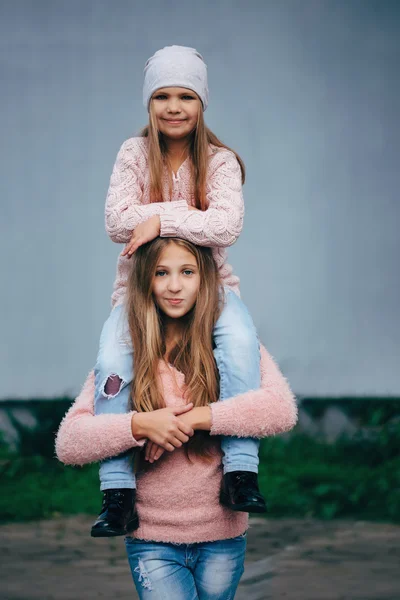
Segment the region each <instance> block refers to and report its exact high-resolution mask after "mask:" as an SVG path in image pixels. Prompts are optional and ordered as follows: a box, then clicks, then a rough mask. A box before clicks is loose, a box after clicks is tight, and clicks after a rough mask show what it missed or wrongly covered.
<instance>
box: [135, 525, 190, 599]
mask: <svg viewBox="0 0 400 600" xmlns="http://www.w3.org/2000/svg"><path fill="white" fill-rule="evenodd" d="M125 545H126V550H127V554H128V561H129V566H130V568H131V573H132V577H133V581H134V584H135V587H136V591H137V593H138V596H139V598H140V600H155V599H160V600H161V599H164V598H165V599H171V600H172V599H173V600H199V597H198V595H197V590H196V585H195V582H194V577H193V574H192V571H191V568H190V564H188V561H187V549H188V546H190V545H188V544H180V545H174V544H168V543H163V542H145V541H143V540H137V539H134V538H130V537H127V538H125Z"/></svg>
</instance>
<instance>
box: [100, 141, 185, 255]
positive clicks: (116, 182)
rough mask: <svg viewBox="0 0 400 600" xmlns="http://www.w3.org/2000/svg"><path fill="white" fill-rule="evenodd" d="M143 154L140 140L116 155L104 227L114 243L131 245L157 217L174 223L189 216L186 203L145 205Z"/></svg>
mask: <svg viewBox="0 0 400 600" xmlns="http://www.w3.org/2000/svg"><path fill="white" fill-rule="evenodd" d="M141 162H143V165H144V156H143V151H142V149H141V148H140V141H139V139H138V138H129V139H128V140H126V141H125V142H124V143H123V144H122V146H121V148H120V150H119V152H118V155H117V158H116V161H115V164H114V168H113V171H112V174H111V178H110V185H109V188H108V193H107V198H106V206H105V226H106V231H107V234H108V235H109V237H110V238H111V239H112V241H113V242H117V243H127V242H129V240H130V238H131V236H132V232H133V231H134V229H135V228H136V227H137V226H138V225H139V224H140V223H143V222H144V221H147V219H149V218H150V217H153V216H154V215H160V216H161V215H162V214H164V215H166V216H167V218H168V219H175V218H177V217H178V216H179V215H181V214H184V213H187V212H189V209H188V205H187V202H186V200H176V201H173V202H153V203H151V204H142V196H143V175H142V172H143V168H144V167H143V165H142V168H141Z"/></svg>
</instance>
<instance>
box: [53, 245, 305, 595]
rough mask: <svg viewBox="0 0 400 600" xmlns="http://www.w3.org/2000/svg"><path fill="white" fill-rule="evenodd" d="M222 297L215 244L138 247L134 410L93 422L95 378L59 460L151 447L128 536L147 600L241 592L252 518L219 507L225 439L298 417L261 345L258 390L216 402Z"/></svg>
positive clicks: (131, 329)
mask: <svg viewBox="0 0 400 600" xmlns="http://www.w3.org/2000/svg"><path fill="white" fill-rule="evenodd" d="M219 291H220V290H219V277H218V271H217V267H216V265H215V261H214V260H213V256H212V253H211V250H210V249H209V248H202V247H196V246H194V245H193V244H191V243H190V242H187V241H184V240H181V239H172V238H171V239H162V238H157V239H156V240H154V241H153V242H150V243H149V244H146V245H145V246H142V247H140V248H138V250H137V251H136V253H135V255H134V257H133V264H132V271H131V274H130V276H129V278H128V290H127V298H126V306H127V313H128V333H129V334H130V336H131V338H132V342H133V346H134V348H135V352H134V369H135V378H134V381H133V385H132V403H133V408H134V409H135V410H131V412H129V413H126V414H114V415H97V416H94V393H95V386H94V374H93V372H92V373H90V374H89V376H88V378H87V380H86V383H85V385H84V388H83V390H82V392H81V394H80V395H79V397H78V398H77V400H76V401H75V403H74V405H73V406H72V407H71V408H70V410H69V411H68V413H67V415H66V416H65V418H64V420H63V421H62V423H61V425H60V429H59V432H58V435H57V440H56V452H57V456H58V458H59V459H60V460H61V461H63V462H64V463H66V464H80V465H82V464H84V463H88V462H92V461H97V460H102V459H105V458H107V457H111V456H115V455H117V454H119V453H121V452H127V451H130V450H131V449H132V448H134V447H138V446H142V447H143V445H144V444H145V442H146V440H147V444H146V446H145V452H142V454H144V456H143V457H142V460H140V461H139V466H138V470H137V473H136V475H137V501H136V505H137V511H138V515H139V528H138V529H137V530H136V531H135V533H134V537H133V536H130V535H128V536H127V537H126V540H125V542H126V548H127V553H128V559H129V563H130V567H131V571H132V576H133V579H134V583H135V586H136V589H137V592H138V595H139V598H141V599H143V600H146V599H151V598H173V599H174V600H211V599H218V600H229V599H230V598H233V597H234V595H235V591H236V588H237V586H238V583H239V579H240V577H241V575H242V573H243V563H244V556H245V549H246V531H247V528H248V514H246V513H245V512H237V511H233V510H231V509H230V508H226V507H225V506H222V505H221V504H220V503H219V489H220V486H221V482H222V478H223V474H222V460H223V456H222V451H221V443H220V442H221V439H222V440H223V439H225V438H226V437H232V436H233V437H235V438H236V437H240V438H241V439H243V438H247V437H251V438H260V437H263V436H268V435H274V434H276V433H280V432H283V431H288V430H289V429H291V428H292V427H293V426H294V424H295V422H296V403H295V399H294V397H293V394H292V392H291V390H290V387H289V385H288V384H287V382H286V380H285V378H284V377H283V376H282V374H281V373H280V371H279V369H278V368H277V366H276V364H275V362H274V361H273V359H272V357H271V356H270V355H269V354H268V352H267V351H266V350H265V348H263V347H262V348H261V373H262V387H261V388H260V389H258V390H256V391H251V392H247V393H244V394H241V395H239V396H236V397H233V398H231V399H227V400H223V401H218V396H219V390H218V387H219V386H218V371H217V369H216V362H215V360H214V355H215V353H216V352H217V348H213V344H212V335H213V330H214V327H215V323H216V322H217V319H218V314H219V311H220V309H221V302H220V300H221V298H220V294H219ZM221 436H224V437H223V438H221ZM165 450H166V451H167V452H164V451H165ZM146 459H147V460H146Z"/></svg>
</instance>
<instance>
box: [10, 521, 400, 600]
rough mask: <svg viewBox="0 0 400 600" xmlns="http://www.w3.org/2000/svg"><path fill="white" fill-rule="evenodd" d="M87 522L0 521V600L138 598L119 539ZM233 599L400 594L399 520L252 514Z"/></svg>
mask: <svg viewBox="0 0 400 600" xmlns="http://www.w3.org/2000/svg"><path fill="white" fill-rule="evenodd" d="M91 522H92V518H91V517H87V516H77V517H60V518H56V519H53V520H51V521H39V522H34V523H28V524H15V525H12V524H9V525H3V526H1V527H0V600H39V599H40V600H92V599H94V598H115V599H123V600H135V599H137V595H136V593H135V591H134V586H133V583H132V579H131V575H130V572H129V567H128V564H127V560H126V556H125V547H124V544H123V540H122V538H114V539H100V540H99V539H98V540H94V539H92V538H91V537H90V536H89V535H88V531H89V528H90V525H91ZM235 598H236V600H264V599H272V598H273V599H274V600H276V599H284V600H400V527H399V526H395V525H389V524H380V523H366V522H357V521H332V522H322V521H317V520H313V519H306V520H296V519H282V520H271V521H269V520H264V519H260V518H257V519H252V520H251V528H250V531H249V535H248V547H247V560H246V569H245V573H244V575H243V577H242V580H241V583H240V586H239V590H238V593H237V594H236V597H235ZM165 600H169V599H165ZM171 600H173V599H171Z"/></svg>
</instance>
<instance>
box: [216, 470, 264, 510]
mask: <svg viewBox="0 0 400 600" xmlns="http://www.w3.org/2000/svg"><path fill="white" fill-rule="evenodd" d="M220 502H221V504H223V505H224V506H227V507H228V508H230V509H232V510H241V511H243V512H251V513H263V512H266V511H267V505H266V504H265V500H264V498H263V497H262V495H261V492H260V490H259V489H258V482H257V473H252V472H250V471H232V472H231V473H226V474H225V475H224V477H223V481H222V489H221V494H220Z"/></svg>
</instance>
